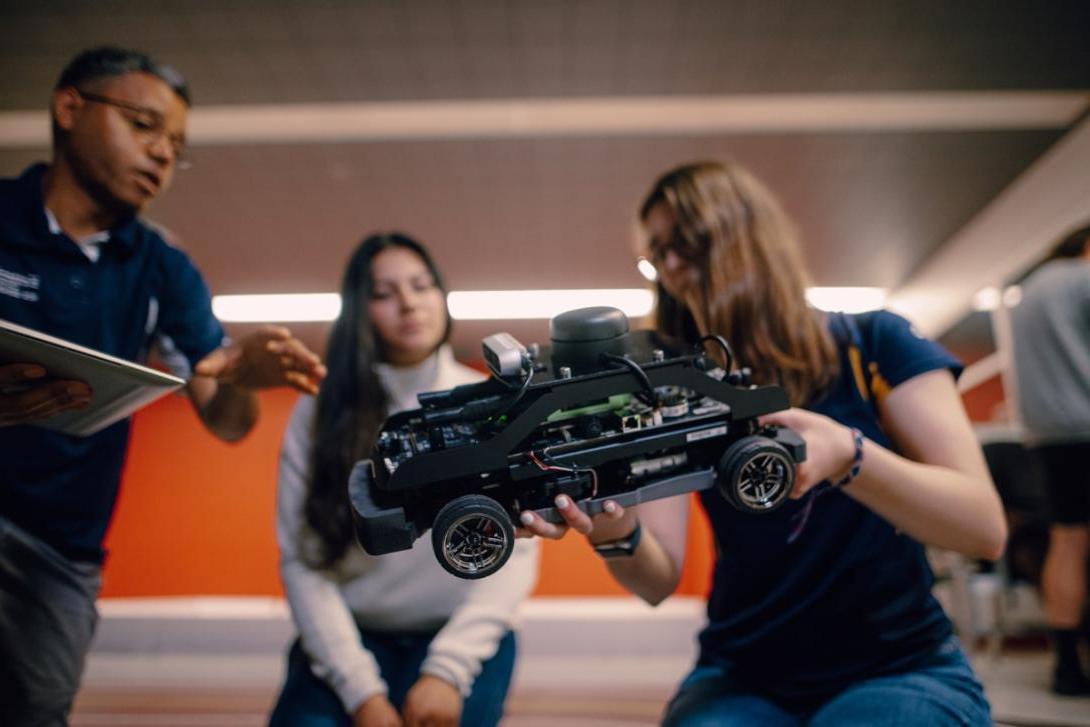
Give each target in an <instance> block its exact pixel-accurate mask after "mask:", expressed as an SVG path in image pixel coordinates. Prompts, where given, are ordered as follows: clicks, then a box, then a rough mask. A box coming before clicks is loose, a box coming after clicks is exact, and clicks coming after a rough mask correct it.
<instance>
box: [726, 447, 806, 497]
mask: <svg viewBox="0 0 1090 727" xmlns="http://www.w3.org/2000/svg"><path fill="white" fill-rule="evenodd" d="M765 456H771V457H772V458H773V460H774V461H776V460H778V461H779V462H780V463H781V464H782V467H783V471H782V475H783V482H782V483H781V486H780V487H779V488H778V489H776V490H775V491H774V492H772V493H771V495H769V496H765V497H762V498H753V497H747V496H743V493H742V490H741V487H742V485H743V482H742V481H741V479H742V474H743V472H744V470H745V468H746V466H747V465H748V464H750V463H751V462H753V461H754V460H756V459H757V458H759V457H765ZM718 474H719V478H718V480H719V481H718V487H719V493H720V494H721V495H722V496H723V498H724V499H725V500H726V501H727V502H729V503H730V504H731V505H732V506H734V508H735V509H736V510H739V511H741V512H745V513H754V514H758V515H764V514H767V513H770V512H773V511H775V510H776V509H778V508H779V507H780V506H781V505H783V504H784V503H785V502H787V498H788V495H790V494H791V488H792V487H794V485H795V460H794V458H793V457H792V456H791V453H790V452H788V451H787V448H786V447H784V446H783V445H782V444H780V443H779V442H776V441H774V440H772V439H769V438H768V437H763V436H761V435H759V434H754V435H750V436H748V437H742V438H741V439H739V440H738V441H737V442H734V443H733V444H731V445H730V446H729V447H727V450H726V451H725V452H723V456H722V457H721V458H720V460H719V467H718Z"/></svg>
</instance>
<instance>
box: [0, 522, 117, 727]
mask: <svg viewBox="0 0 1090 727" xmlns="http://www.w3.org/2000/svg"><path fill="white" fill-rule="evenodd" d="M101 583H102V579H101V578H100V576H99V567H98V564H96V563H78V562H75V561H71V560H68V559H67V558H65V557H64V556H63V555H61V554H60V553H58V552H57V551H56V550H54V549H53V548H52V547H51V546H49V545H47V544H46V543H44V542H42V541H40V540H38V538H36V537H35V536H33V535H31V534H30V533H28V532H26V531H25V530H23V529H22V528H20V527H19V526H17V525H16V524H15V523H13V522H11V521H10V520H8V519H6V518H4V517H0V725H4V727H23V725H33V726H34V727H44V726H45V725H49V726H50V727H52V726H53V725H66V724H68V711H69V710H70V709H71V707H72V700H73V698H74V697H75V695H76V690H77V689H78V688H79V680H80V676H81V675H82V674H83V665H84V661H85V660H86V657H87V651H88V649H89V648H90V646H91V638H92V636H94V633H95V625H96V624H97V623H98V611H97V610H95V598H96V597H97V596H98V591H99V586H100V585H101Z"/></svg>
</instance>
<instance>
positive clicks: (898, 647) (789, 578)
mask: <svg viewBox="0 0 1090 727" xmlns="http://www.w3.org/2000/svg"><path fill="white" fill-rule="evenodd" d="M829 322H830V329H831V330H832V332H833V333H834V337H835V338H836V339H837V342H838V347H839V349H840V359H841V366H840V373H839V376H838V378H837V379H836V380H835V381H834V382H833V384H832V385H831V386H830V387H829V389H828V390H827V391H826V392H825V393H824V394H823V395H822V396H821V397H820V398H819V400H818V401H816V402H814V403H812V404H811V405H809V406H808V407H807V408H808V409H811V410H813V411H816V412H819V413H821V414H825V415H827V416H829V417H832V418H833V419H836V420H837V421H839V422H841V423H843V424H845V425H847V426H852V427H857V428H858V429H859V430H860V431H862V432H863V435H864V436H866V437H867V438H868V439H871V440H873V441H874V442H876V443H878V444H880V445H882V446H884V447H887V448H888V447H890V446H891V445H890V442H889V439H888V438H887V437H886V435H885V434H884V433H883V432H882V430H881V429H880V427H879V425H878V421H877V417H876V410H875V408H874V406H875V404H874V401H873V398H874V395H879V396H880V395H882V392H883V391H884V390H886V389H889V388H893V387H896V386H897V385H898V384H900V383H902V382H904V381H906V380H908V379H910V378H912V377H914V376H917V375H919V374H921V373H924V372H927V371H932V370H936V369H949V370H951V371H953V372H954V374H955V375H957V374H959V373H960V371H961V366H960V364H959V362H958V361H957V359H955V358H954V357H953V356H952V355H951V354H950V353H949V352H947V351H946V350H945V349H944V348H942V347H941V346H939V345H938V344H936V343H934V342H933V341H929V340H927V339H925V338H922V337H921V336H919V335H917V334H916V333H915V331H913V329H912V328H911V326H910V325H909V323H908V321H906V320H905V319H904V318H901V317H900V316H897V315H894V314H892V313H889V312H885V311H882V312H874V313H865V314H861V315H856V316H847V315H844V314H833V315H830V316H829ZM852 347H854V348H856V349H857V350H858V351H859V352H860V356H859V359H858V362H857V364H856V365H853V362H852V360H851V354H850V353H849V349H850V348H852ZM872 392H874V393H872ZM863 467H866V462H865V461H864V462H863ZM822 487H823V488H825V487H827V486H824V485H823V486H822ZM811 497H812V498H813V502H812V510H811V511H810V513H809V517H808V518H807V519H806V522H805V526H804V527H803V529H802V531H801V533H800V534H799V535H798V536H797V538H796V539H795V540H794V541H793V542H788V540H789V536H790V534H791V532H792V530H793V529H794V528H795V527H796V526H797V525H798V524H799V522H800V518H802V513H803V510H804V508H805V507H806V498H803V499H802V500H798V501H795V500H792V501H789V502H788V504H786V505H784V506H783V507H781V508H779V509H778V510H776V511H774V512H772V513H770V514H768V515H761V516H753V515H745V514H743V513H740V512H738V511H737V510H735V509H734V508H732V507H731V506H730V505H729V504H727V503H726V502H725V501H724V500H723V498H722V497H721V496H720V495H719V493H718V491H717V490H715V489H712V490H705V491H704V492H703V493H701V501H702V502H703V505H704V508H705V509H706V511H707V513H708V515H709V518H710V521H711V523H712V527H713V530H714V532H715V538H716V543H717V545H718V551H719V558H718V560H717V562H716V566H715V572H714V580H713V586H712V592H711V595H710V597H709V601H708V620H709V623H708V625H707V626H706V627H705V629H704V630H703V631H702V632H701V634H700V650H701V656H700V659H701V662H702V663H713V664H716V663H717V664H722V665H727V666H728V667H731V668H732V673H736V674H737V676H738V678H739V679H742V680H743V681H746V682H749V683H752V686H753V687H755V688H757V689H760V690H763V691H766V692H767V693H769V694H771V695H772V696H774V697H776V698H779V699H784V700H797V701H799V702H800V703H803V702H806V701H808V700H821V699H824V698H828V697H830V696H831V695H832V694H835V693H836V692H837V691H839V690H841V689H843V688H844V687H845V686H847V685H848V684H850V683H853V682H856V681H858V680H860V679H864V678H868V677H871V676H875V675H878V674H882V673H889V672H895V671H901V670H905V669H910V668H912V667H913V666H914V664H915V663H916V662H917V661H919V660H921V659H923V658H925V657H926V656H927V655H928V654H930V653H931V652H932V651H933V650H934V649H935V648H936V647H937V646H938V645H939V644H940V643H941V642H942V641H943V640H944V639H945V638H946V637H948V636H949V635H950V633H951V626H950V622H949V620H948V619H947V618H946V615H945V614H944V613H943V611H942V608H941V607H940V606H939V604H938V602H937V601H936V600H935V599H934V597H933V596H932V595H931V585H932V581H933V577H932V574H931V569H930V567H929V566H928V563H927V560H926V558H925V554H924V548H923V546H921V545H920V544H919V543H918V542H916V541H915V540H913V539H912V538H910V537H909V536H907V535H903V534H898V533H897V532H896V531H895V529H894V528H893V526H892V525H890V524H889V523H888V522H887V521H886V520H883V519H882V518H881V517H879V516H878V515H876V514H875V513H873V512H872V511H871V510H869V509H867V508H866V507H864V506H862V505H860V504H858V503H857V502H856V501H855V500H853V499H852V498H851V497H849V496H848V495H846V494H844V493H843V492H840V491H823V492H821V494H815V495H812V496H811Z"/></svg>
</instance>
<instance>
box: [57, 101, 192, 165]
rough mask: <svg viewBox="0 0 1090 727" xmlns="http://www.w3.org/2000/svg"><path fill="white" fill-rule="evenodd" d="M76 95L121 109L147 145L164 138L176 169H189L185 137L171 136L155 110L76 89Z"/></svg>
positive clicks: (135, 131) (189, 163)
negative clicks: (168, 145)
mask: <svg viewBox="0 0 1090 727" xmlns="http://www.w3.org/2000/svg"><path fill="white" fill-rule="evenodd" d="M76 93H78V94H79V95H80V98H82V99H83V100H84V101H91V102H92V103H100V104H106V105H107V106H113V107H115V108H118V109H121V110H122V111H124V112H128V113H123V114H122V116H124V117H125V120H126V121H128V122H129V125H130V126H132V130H133V132H134V133H135V134H136V135H137V136H139V137H141V138H143V139H144V140H145V141H146V142H147V143H149V144H154V143H156V142H158V141H159V140H160V139H162V138H164V137H166V139H167V141H168V142H169V143H170V149H171V152H172V153H173V155H174V164H175V166H176V167H177V168H178V169H189V167H190V166H192V164H191V162H190V160H189V156H188V149H187V148H186V143H185V137H184V136H182V135H181V134H171V133H169V132H168V131H167V128H166V119H164V118H163V115H162V114H161V113H159V112H158V111H156V110H155V109H149V108H148V107H146V106H137V105H136V104H131V103H126V102H125V101H118V100H117V99H115V98H110V97H109V96H100V95H99V94H97V93H88V92H86V91H80V90H79V89H76Z"/></svg>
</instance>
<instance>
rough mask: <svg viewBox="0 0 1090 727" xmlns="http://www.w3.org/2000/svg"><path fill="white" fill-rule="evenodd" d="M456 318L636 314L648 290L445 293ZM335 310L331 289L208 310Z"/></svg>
mask: <svg viewBox="0 0 1090 727" xmlns="http://www.w3.org/2000/svg"><path fill="white" fill-rule="evenodd" d="M447 305H448V306H449V307H450V314H451V317H452V318H454V319H456V320H515V319H530V318H552V317H553V316H555V315H556V314H558V313H563V312H564V311H566V310H572V309H573V308H587V307H590V306H596V305H610V306H613V307H615V308H620V309H621V310H623V311H624V312H625V314H626V315H628V316H630V317H633V318H638V317H640V316H643V315H646V314H647V313H648V312H650V310H651V307H652V306H653V305H654V294H653V293H652V292H651V291H649V290H643V289H640V288H630V289H587V290H475V291H455V292H453V293H450V294H449V295H448V296H447ZM340 310H341V299H340V296H339V295H338V294H336V293H304V294H289V295H217V296H215V297H214V298H213V299H212V312H213V313H215V314H216V317H217V318H219V319H220V320H221V321H224V322H229V323H257V322H296V321H331V320H333V319H334V318H336V317H337V315H338V314H339V313H340Z"/></svg>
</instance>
